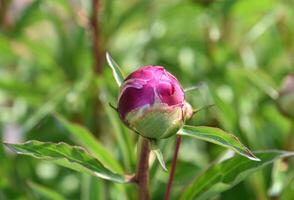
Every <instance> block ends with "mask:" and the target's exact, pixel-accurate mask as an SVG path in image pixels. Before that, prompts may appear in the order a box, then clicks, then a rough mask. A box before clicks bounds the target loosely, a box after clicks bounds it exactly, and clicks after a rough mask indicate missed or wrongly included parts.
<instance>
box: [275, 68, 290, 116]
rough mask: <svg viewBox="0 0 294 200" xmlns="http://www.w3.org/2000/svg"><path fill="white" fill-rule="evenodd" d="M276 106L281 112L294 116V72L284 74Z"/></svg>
mask: <svg viewBox="0 0 294 200" xmlns="http://www.w3.org/2000/svg"><path fill="white" fill-rule="evenodd" d="M278 106H279V108H280V110H281V111H282V113H283V114H285V115H286V116H288V117H291V118H294V73H293V74H290V75H288V76H286V78H285V79H284V81H283V83H282V87H281V89H280V91H279V98H278Z"/></svg>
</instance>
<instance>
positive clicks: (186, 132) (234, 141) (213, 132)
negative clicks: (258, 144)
mask: <svg viewBox="0 0 294 200" xmlns="http://www.w3.org/2000/svg"><path fill="white" fill-rule="evenodd" d="M177 134H179V135H183V136H190V137H193V138H197V139H200V140H204V141H208V142H212V143H214V144H218V145H221V146H224V147H226V148H229V149H232V150H234V151H235V152H236V153H238V154H240V155H242V156H245V157H247V158H249V159H251V160H255V161H260V159H259V158H257V157H256V156H255V155H253V153H252V152H251V151H250V150H249V149H248V148H247V147H245V146H244V145H243V144H242V143H241V142H240V141H239V139H238V138H237V137H236V136H235V135H233V134H229V133H226V132H225V131H223V130H221V129H219V128H214V127H208V126H187V125H185V126H183V128H182V129H180V130H179V132H178V133H177Z"/></svg>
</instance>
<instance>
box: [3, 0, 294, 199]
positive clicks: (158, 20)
mask: <svg viewBox="0 0 294 200" xmlns="http://www.w3.org/2000/svg"><path fill="white" fill-rule="evenodd" d="M2 2H3V4H2ZM2 2H1V6H0V111H1V112H0V142H7V143H22V142H23V141H28V140H40V141H46V142H55V143H58V142H61V141H63V142H66V143H68V144H78V145H81V146H83V147H84V148H85V149H86V150H87V151H88V152H89V153H90V154H91V155H92V156H93V157H94V158H95V159H98V160H99V161H101V163H103V165H104V166H105V167H107V169H109V171H110V170H111V171H112V170H113V172H117V173H120V172H125V173H127V174H131V173H133V172H134V171H135V160H136V142H137V135H136V134H134V133H133V132H131V131H130V130H128V129H127V128H126V127H125V126H124V124H122V123H121V122H120V121H119V117H118V116H117V113H116V112H115V111H114V110H112V108H111V107H110V106H109V103H110V104H111V105H113V106H114V107H116V103H117V102H116V99H117V95H118V91H119V88H118V87H117V83H116V82H115V80H114V79H113V77H112V73H113V72H112V70H113V69H114V70H115V71H116V72H119V73H117V78H116V81H118V83H121V81H122V80H123V78H122V77H123V75H127V74H128V73H130V72H132V71H133V70H135V69H137V68H138V67H140V66H143V65H162V66H164V67H166V69H167V70H169V71H170V72H172V73H173V74H174V75H175V76H176V77H177V78H178V80H179V81H180V82H181V83H182V85H183V87H184V88H186V87H187V88H188V87H192V86H195V85H199V87H198V90H194V91H190V92H187V93H186V98H187V101H188V102H189V103H190V104H191V105H192V106H193V107H194V109H198V108H201V107H203V106H206V105H210V104H215V106H214V107H211V108H209V109H206V110H202V111H200V112H198V113H197V114H196V115H195V116H194V117H193V119H191V120H190V121H189V122H188V123H189V125H193V126H196V125H197V126H203V125H205V126H210V127H218V128H221V129H223V130H225V131H226V132H229V133H232V134H234V135H235V136H237V137H238V138H239V139H240V141H242V143H243V144H244V145H245V146H246V147H248V148H249V149H254V150H267V149H280V150H289V151H293V150H294V145H293V144H292V143H291V141H293V121H294V120H293V119H290V118H287V117H285V116H284V115H283V114H282V113H281V112H280V110H279V108H277V106H276V98H277V95H278V94H279V93H278V92H279V87H280V85H281V81H282V80H283V78H284V76H285V75H287V74H289V73H291V72H293V66H294V62H293V49H294V41H293V38H294V21H293V18H294V12H293V7H294V4H293V1H291V0H282V1H274V0H258V1H253V0H252V1H247V0H239V1H233V0H227V1H217V0H209V1H206V0H182V1H180V0H172V1H167V0H158V1H148V0H138V1H131V0H125V1H115V0H101V2H100V10H99V14H98V15H97V16H98V18H99V20H98V21H99V23H100V32H99V38H100V39H99V45H100V47H101V51H102V52H106V50H107V51H109V52H111V55H112V56H113V58H114V59H115V61H117V63H119V65H120V66H121V68H122V69H123V70H124V71H125V72H126V73H125V74H123V73H122V72H121V70H119V69H118V68H116V66H117V65H115V62H113V61H112V60H111V59H109V58H108V60H110V61H111V64H112V67H113V68H112V70H111V68H109V67H108V63H107V60H106V58H104V57H103V55H102V56H101V58H100V61H99V62H101V66H102V69H103V70H102V72H101V73H100V74H97V73H96V70H95V69H94V66H93V65H94V63H95V62H94V59H93V48H92V47H93V40H92V31H91V23H90V21H89V17H90V16H91V14H92V9H91V8H92V6H91V1H82V0H77V1H66V0H50V1H41V0H32V1H20V0H6V1H5V0H4V1H2ZM119 74H120V75H119ZM54 113H60V114H62V116H63V118H58V117H57V118H56V114H54ZM65 119H66V120H65ZM72 122H74V123H72ZM157 145H158V148H160V150H161V151H162V155H163V158H164V160H165V162H166V167H167V169H170V163H171V158H172V154H173V150H174V140H173V138H170V139H168V140H162V141H160V142H159V143H158V144H157ZM158 148H155V149H158ZM224 151H225V148H221V147H220V146H219V145H214V144H211V143H209V142H203V141H201V140H194V139H192V138H191V139H187V138H185V139H183V142H182V144H181V148H180V153H179V158H178V168H177V171H176V176H175V180H174V185H173V191H172V199H178V198H179V197H180V195H183V194H182V193H183V191H185V192H187V191H188V190H185V188H186V187H187V185H188V184H189V183H191V182H192V183H193V184H194V183H195V184H196V183H197V184H200V183H199V182H197V179H195V177H201V178H202V180H203V179H205V180H203V181H204V182H205V181H206V178H205V177H206V176H208V175H209V174H211V173H214V172H212V171H211V170H212V169H214V170H216V171H217V172H219V171H218V170H217V165H214V164H212V165H213V166H212V167H210V168H209V170H208V171H206V172H205V171H204V172H203V173H202V175H199V173H200V171H203V170H204V169H206V168H208V167H209V166H210V165H211V163H214V161H215V160H219V158H220V157H222V154H223V153H224ZM278 154H279V153H277V154H276V156H277V157H280V156H281V155H280V156H279V155H278ZM267 155H269V154H267ZM256 156H257V157H258V158H260V159H261V161H260V162H254V161H250V160H248V159H247V158H243V157H240V156H236V157H234V158H231V159H229V160H226V161H223V162H222V163H221V166H223V164H225V163H230V162H233V161H234V159H236V160H242V162H243V161H244V162H246V163H248V165H247V164H246V166H249V165H250V166H253V168H254V169H256V168H259V167H261V166H264V165H263V163H264V162H267V158H269V159H271V160H272V159H275V158H277V157H272V158H270V156H269V157H267V158H264V157H263V156H261V155H260V154H259V153H257V154H256ZM154 157H155V156H154V155H153V156H152V159H151V160H150V163H151V181H152V184H151V188H150V189H151V191H152V197H153V199H162V198H163V194H164V192H165V186H166V183H167V178H168V173H166V172H164V171H163V170H162V169H161V168H160V164H159V162H157V161H156V160H155V158H154ZM162 160H163V159H162ZM281 162H282V163H283V164H282V166H284V167H283V170H282V173H277V172H275V167H274V168H272V167H271V165H269V166H268V167H263V168H262V169H260V168H259V169H260V170H259V171H258V172H255V173H250V174H251V175H250V176H249V174H248V176H247V174H246V176H244V177H242V181H241V182H240V183H238V184H237V182H239V181H237V182H236V180H237V179H236V176H230V177H229V178H228V179H217V181H220V182H221V181H223V180H225V181H226V182H225V183H226V184H225V185H224V184H221V187H220V188H217V187H216V186H219V185H218V184H216V186H214V187H213V190H214V191H212V192H213V193H210V192H211V191H208V190H206V191H207V192H208V193H209V194H214V195H213V196H211V198H214V199H218V200H224V199H225V200H230V199H233V200H235V199H252V200H255V199H256V200H257V199H271V198H280V199H282V200H290V199H291V198H292V197H293V194H294V192H293V184H294V181H293V177H294V165H293V159H291V158H287V159H286V158H285V159H282V160H281ZM267 163H268V162H267ZM54 166H55V168H54V169H50V170H48V169H46V168H45V169H44V168H43V166H42V162H40V161H38V160H36V159H30V157H27V156H15V154H12V153H11V151H8V150H7V149H6V148H4V147H3V145H0V199H1V200H2V199H3V200H10V199H32V200H35V199H46V198H47V199H48V198H49V199H54V198H55V199H61V198H64V199H72V200H77V199H102V200H106V199H107V200H108V199H136V188H135V187H133V186H131V185H126V184H123V185H122V184H114V183H111V182H109V181H104V180H103V179H100V178H97V177H90V178H89V176H88V175H85V174H83V175H81V174H80V173H77V172H75V171H72V170H68V169H67V168H64V167H59V166H58V165H54ZM238 170H239V168H238ZM240 170H241V171H242V172H243V168H242V169H240ZM241 171H239V172H241ZM244 171H246V170H245V169H244ZM217 172H216V173H217ZM120 174H121V173H120ZM206 174H207V175H206ZM227 177H228V176H227ZM123 178H124V177H122V179H123ZM74 180H76V181H74ZM77 180H78V181H77ZM238 180H239V178H238ZM281 180H282V182H283V184H279V183H281ZM195 181H196V182H195ZM193 184H192V185H193ZM192 185H191V186H192ZM211 185H212V184H211ZM233 185H234V187H232V188H231V189H228V188H230V187H231V186H233ZM274 186H275V187H278V189H277V190H275V193H274V194H273V193H272V188H275V187H274ZM215 188H217V189H215ZM224 189H226V191H224ZM227 189H228V190H227ZM197 192H198V190H197ZM199 192H200V191H199ZM208 193H206V194H208ZM56 194H58V195H56ZM273 195H274V196H275V197H273ZM192 196H193V195H192ZM209 196H210V195H209ZM203 198H205V197H203Z"/></svg>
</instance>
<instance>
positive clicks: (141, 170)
mask: <svg viewBox="0 0 294 200" xmlns="http://www.w3.org/2000/svg"><path fill="white" fill-rule="evenodd" d="M140 145H141V146H140V147H139V148H140V152H139V160H138V166H137V174H136V176H135V178H136V183H137V184H138V187H139V199H140V200H149V199H150V194H149V155H150V142H149V140H148V139H146V138H143V137H142V138H141V144H140Z"/></svg>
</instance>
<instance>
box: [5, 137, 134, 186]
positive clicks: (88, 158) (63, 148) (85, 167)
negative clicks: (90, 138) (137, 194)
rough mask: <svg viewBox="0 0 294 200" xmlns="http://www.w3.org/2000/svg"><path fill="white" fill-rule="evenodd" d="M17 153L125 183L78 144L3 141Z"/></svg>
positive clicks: (124, 180)
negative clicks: (13, 142) (12, 142)
mask: <svg viewBox="0 0 294 200" xmlns="http://www.w3.org/2000/svg"><path fill="white" fill-rule="evenodd" d="M4 144H5V145H6V146H7V147H8V148H10V149H11V150H13V151H15V152H16V153H18V154H23V155H29V156H33V157H35V158H38V159H41V160H47V161H50V162H53V163H56V164H58V165H62V166H64V167H67V168H70V169H73V170H75V171H78V172H83V173H87V174H90V175H92V176H96V177H99V178H102V179H106V180H110V181H114V182H117V183H127V182H128V180H127V178H126V177H125V176H123V175H120V174H117V173H114V172H112V171H111V170H109V169H108V168H106V167H105V166H104V165H103V164H102V162H101V161H100V160H98V159H96V158H95V157H94V156H92V155H91V154H89V153H88V152H87V151H86V150H84V149H83V148H81V147H78V146H70V145H68V144H66V143H63V142H60V143H51V142H39V141H28V142H25V143H22V144H9V143H4Z"/></svg>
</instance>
